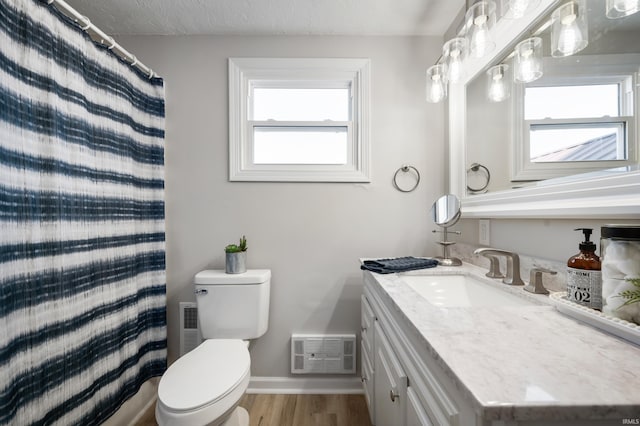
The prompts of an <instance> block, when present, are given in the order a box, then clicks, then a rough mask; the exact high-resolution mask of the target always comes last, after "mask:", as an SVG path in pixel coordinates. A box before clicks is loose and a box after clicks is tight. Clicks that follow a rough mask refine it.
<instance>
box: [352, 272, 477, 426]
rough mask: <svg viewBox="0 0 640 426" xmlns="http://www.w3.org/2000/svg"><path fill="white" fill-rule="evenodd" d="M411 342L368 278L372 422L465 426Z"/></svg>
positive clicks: (365, 308)
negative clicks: (369, 283)
mask: <svg viewBox="0 0 640 426" xmlns="http://www.w3.org/2000/svg"><path fill="white" fill-rule="evenodd" d="M365 277H366V275H365ZM410 339H411V338H410V337H409V336H407V335H405V334H404V332H403V331H402V330H401V327H400V325H399V324H398V323H397V322H396V319H395V318H393V316H392V314H391V311H390V310H389V308H388V307H387V306H385V305H384V303H383V302H382V299H381V298H380V296H379V295H377V294H375V291H374V290H373V288H372V286H371V285H367V283H366V278H365V289H364V294H363V296H362V335H361V340H362V350H361V351H360V356H361V358H360V362H361V364H360V365H361V370H362V372H363V373H362V379H363V380H362V381H363V388H364V393H365V398H366V400H367V404H368V407H369V414H370V415H371V422H372V424H374V425H376V426H404V425H407V426H432V425H433V426H436V425H437V426H459V425H462V423H460V419H459V417H460V416H459V412H458V411H459V410H458V407H457V406H456V404H454V403H453V399H452V398H451V397H450V396H449V395H447V392H446V391H445V390H444V387H443V386H442V385H441V384H440V383H438V382H437V380H436V379H435V375H434V374H433V372H431V371H430V370H429V367H427V365H426V363H425V361H426V360H425V357H426V355H425V354H424V353H420V354H419V353H418V352H417V350H416V348H413V347H411V346H412V344H411V343H410ZM467 424H471V423H467Z"/></svg>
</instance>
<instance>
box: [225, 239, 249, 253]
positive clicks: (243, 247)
mask: <svg viewBox="0 0 640 426" xmlns="http://www.w3.org/2000/svg"><path fill="white" fill-rule="evenodd" d="M224 251H225V253H240V252H241V251H247V238H246V237H245V236H244V235H243V236H242V238H240V243H239V244H229V245H228V246H226V247H225V248H224Z"/></svg>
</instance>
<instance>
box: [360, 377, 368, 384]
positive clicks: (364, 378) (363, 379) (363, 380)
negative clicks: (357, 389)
mask: <svg viewBox="0 0 640 426" xmlns="http://www.w3.org/2000/svg"><path fill="white" fill-rule="evenodd" d="M367 380H369V379H367V378H366V377H364V376H362V377H361V378H360V381H361V382H362V383H364V382H366V381H367Z"/></svg>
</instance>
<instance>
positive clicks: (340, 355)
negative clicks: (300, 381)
mask: <svg viewBox="0 0 640 426" xmlns="http://www.w3.org/2000/svg"><path fill="white" fill-rule="evenodd" d="M355 372H356V335H355V334H292V335H291V373H293V374H351V373H355Z"/></svg>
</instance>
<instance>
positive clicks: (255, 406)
mask: <svg viewBox="0 0 640 426" xmlns="http://www.w3.org/2000/svg"><path fill="white" fill-rule="evenodd" d="M240 406H242V407H244V408H246V410H247V411H248V412H249V417H250V419H251V423H250V426H371V422H370V420H369V412H368V410H367V403H366V402H365V399H364V396H363V395H281V394H245V395H244V396H243V397H242V399H241V400H240ZM154 410H155V406H153V407H150V408H149V410H147V412H146V413H145V414H144V416H143V417H142V418H141V419H140V420H139V421H138V422H137V423H136V426H156V425H157V423H156V421H155V415H154Z"/></svg>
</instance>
